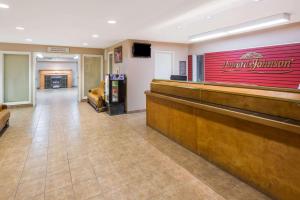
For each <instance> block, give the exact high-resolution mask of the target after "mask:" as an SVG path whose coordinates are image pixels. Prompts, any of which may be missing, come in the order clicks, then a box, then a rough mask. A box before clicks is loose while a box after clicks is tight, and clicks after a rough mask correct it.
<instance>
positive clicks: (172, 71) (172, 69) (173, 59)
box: [153, 50, 176, 79]
mask: <svg viewBox="0 0 300 200" xmlns="http://www.w3.org/2000/svg"><path fill="white" fill-rule="evenodd" d="M158 53H169V54H171V55H172V67H171V75H173V74H174V67H175V62H176V61H175V51H162V50H155V52H154V55H155V57H154V59H155V61H154V65H155V67H154V74H153V77H155V68H156V65H157V63H156V62H157V61H156V55H157V54H158ZM170 78H171V77H169V79H170Z"/></svg>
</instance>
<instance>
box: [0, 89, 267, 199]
mask: <svg viewBox="0 0 300 200" xmlns="http://www.w3.org/2000/svg"><path fill="white" fill-rule="evenodd" d="M76 98H77V96H76V90H74V89H73V90H56V91H48V92H39V94H38V105H37V107H36V108H18V109H13V110H12V117H11V126H10V127H9V128H8V129H7V130H6V132H5V133H4V134H3V135H2V137H1V138H0V199H1V200H2V199H5V200H6V199H28V200H29V199H30V200H35V199H38V200H40V199H46V200H50V199H51V200H52V199H53V200H61V199H91V200H92V199H117V200H122V199H130V200H134V199H137V200H142V199H151V200H164V199H172V200H173V199H174V200H176V199H178V200H190V199H209V200H211V199H214V200H219V199H220V200H222V199H229V200H234V199H240V200H247V199H249V200H259V199H268V198H267V197H266V196H264V195H263V194H261V193H259V192H257V191H256V190H254V189H253V188H251V187H249V186H248V185H246V184H245V183H243V182H241V181H239V180H238V179H236V178H234V177H232V176H231V175H229V174H227V173H226V172H224V171H222V170H220V169H218V168H217V167H215V166H214V165H212V164H210V163H208V162H207V161H205V160H204V159H202V158H201V157H199V156H197V155H195V154H193V153H191V152H189V151H187V150H186V149H184V148H182V147H180V146H179V145H177V144H175V143H173V142H172V141H170V140H169V139H167V138H165V137H164V136H162V135H161V134H159V133H157V132H156V131H154V130H151V129H150V128H147V127H146V125H145V113H138V114H129V115H121V116H115V117H111V116H108V115H107V114H105V113H96V112H95V111H94V110H93V109H92V108H91V107H90V106H89V105H88V104H87V103H80V104H78V103H77V102H76Z"/></svg>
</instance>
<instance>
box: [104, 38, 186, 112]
mask: <svg viewBox="0 0 300 200" xmlns="http://www.w3.org/2000/svg"><path fill="white" fill-rule="evenodd" d="M133 42H145V43H151V58H134V57H132V53H131V48H132V44H133ZM120 45H122V47H123V62H122V63H119V64H115V68H118V71H119V72H120V73H124V74H126V75H127V80H128V81H127V110H128V111H136V110H143V109H146V97H145V95H144V92H145V90H149V87H150V83H151V81H152V79H153V78H154V67H155V52H156V51H172V52H174V56H175V64H174V68H173V72H174V74H178V73H179V61H186V60H187V55H188V45H187V44H176V43H163V42H149V41H137V40H125V41H123V42H120V43H118V44H116V45H113V46H112V47H109V48H107V49H105V51H106V53H107V52H110V51H113V49H114V48H115V47H118V46H120ZM105 57H106V59H105V60H106V62H105V63H106V65H105V68H106V72H107V71H108V70H107V69H108V65H107V56H105Z"/></svg>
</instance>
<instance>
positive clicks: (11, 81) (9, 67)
mask: <svg viewBox="0 0 300 200" xmlns="http://www.w3.org/2000/svg"><path fill="white" fill-rule="evenodd" d="M3 91H4V92H3V100H4V103H7V104H25V103H30V101H31V100H30V99H31V98H30V54H26V55H25V54H13V53H12V54H6V53H5V54H3Z"/></svg>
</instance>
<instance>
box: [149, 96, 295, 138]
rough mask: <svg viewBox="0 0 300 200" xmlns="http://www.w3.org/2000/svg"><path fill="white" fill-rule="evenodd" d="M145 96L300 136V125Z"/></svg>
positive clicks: (173, 99) (180, 100)
mask: <svg viewBox="0 0 300 200" xmlns="http://www.w3.org/2000/svg"><path fill="white" fill-rule="evenodd" d="M145 94H146V95H147V96H153V97H157V98H160V99H165V100H169V101H173V102H177V103H181V104H184V105H188V106H191V107H194V108H198V109H202V110H206V111H210V112H215V113H218V114H221V115H227V116H230V117H234V118H238V119H243V120H246V121H250V122H254V123H258V124H262V125H265V126H270V127H274V128H279V129H282V130H285V131H288V132H293V133H296V134H300V126H299V125H295V124H290V123H285V122H282V121H277V120H273V119H268V118H265V117H260V116H255V115H251V114H247V113H242V112H237V111H233V110H229V109H224V108H219V107H215V106H211V105H206V104H202V103H197V102H192V101H188V100H185V99H181V98H177V97H171V96H167V95H162V94H157V93H153V92H150V91H145Z"/></svg>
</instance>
